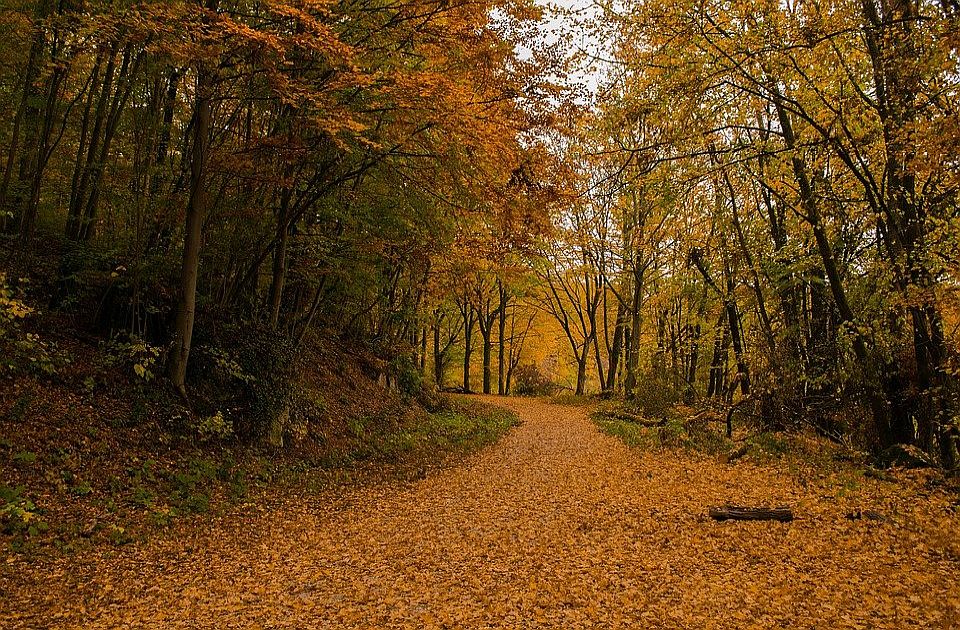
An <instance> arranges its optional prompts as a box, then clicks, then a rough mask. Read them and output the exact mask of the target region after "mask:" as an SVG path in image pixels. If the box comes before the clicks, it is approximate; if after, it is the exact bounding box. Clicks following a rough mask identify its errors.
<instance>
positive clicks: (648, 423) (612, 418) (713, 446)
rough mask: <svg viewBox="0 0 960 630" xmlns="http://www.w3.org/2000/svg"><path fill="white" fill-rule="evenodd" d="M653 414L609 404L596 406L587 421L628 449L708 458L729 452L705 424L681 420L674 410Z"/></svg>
mask: <svg viewBox="0 0 960 630" xmlns="http://www.w3.org/2000/svg"><path fill="white" fill-rule="evenodd" d="M657 411H658V413H657V414H656V415H654V416H653V417H650V416H649V415H648V414H645V413H643V406H642V405H639V404H637V403H635V402H633V403H629V404H626V403H624V402H623V401H616V400H611V401H605V402H603V403H601V404H600V405H598V406H597V408H596V409H595V410H594V412H593V413H592V414H591V415H590V417H591V419H592V420H593V422H594V424H596V425H597V427H598V428H599V429H600V430H601V431H603V432H604V433H606V434H607V435H612V436H613V437H616V438H618V439H619V440H620V441H622V442H623V443H624V444H626V445H627V446H630V447H632V448H646V449H661V448H683V449H688V450H693V451H699V452H704V453H709V454H711V455H719V454H721V453H726V452H728V451H729V450H730V448H731V446H732V442H730V441H729V440H727V439H726V437H724V436H723V435H722V434H721V433H719V432H718V431H716V430H715V429H713V428H711V427H710V426H709V424H708V423H707V422H706V421H702V420H697V419H695V418H687V417H684V416H683V415H681V414H680V413H678V412H677V410H676V409H674V408H659V407H658V409H657Z"/></svg>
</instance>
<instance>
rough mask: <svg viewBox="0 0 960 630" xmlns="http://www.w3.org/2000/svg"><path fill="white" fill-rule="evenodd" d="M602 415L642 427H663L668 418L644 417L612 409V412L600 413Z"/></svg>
mask: <svg viewBox="0 0 960 630" xmlns="http://www.w3.org/2000/svg"><path fill="white" fill-rule="evenodd" d="M601 416H602V417H604V418H607V419H610V420H622V421H624V422H630V423H631V424H638V425H640V426H642V427H648V428H649V427H663V426H666V424H667V422H669V420H668V419H667V418H660V419H659V420H658V419H656V418H646V417H644V416H638V415H637V414H633V413H629V412H626V411H613V412H604V413H602V414H601Z"/></svg>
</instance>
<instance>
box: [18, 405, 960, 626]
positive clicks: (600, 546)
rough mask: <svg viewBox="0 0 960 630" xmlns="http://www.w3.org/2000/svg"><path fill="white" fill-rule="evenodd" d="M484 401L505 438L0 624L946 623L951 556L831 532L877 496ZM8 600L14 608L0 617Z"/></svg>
mask: <svg viewBox="0 0 960 630" xmlns="http://www.w3.org/2000/svg"><path fill="white" fill-rule="evenodd" d="M492 401H493V402H497V400H496V399H493V400H492ZM500 404H507V405H509V406H510V407H512V408H513V409H515V410H516V411H517V412H518V413H519V415H520V418H521V419H522V421H523V424H522V425H521V426H519V427H517V428H515V429H514V430H512V431H511V432H510V433H509V434H508V435H507V436H506V437H505V438H504V439H503V440H501V441H500V442H499V443H497V444H496V445H494V446H491V447H489V448H487V449H485V450H483V451H482V452H480V453H479V454H477V455H475V456H473V457H471V458H470V459H468V460H467V461H465V462H464V463H462V464H461V465H459V466H457V467H454V468H449V469H445V470H441V471H438V472H435V473H431V474H430V475H428V476H427V477H426V478H424V479H422V480H419V481H416V482H413V483H402V484H401V483H396V484H383V485H376V486H372V487H371V486H367V487H359V488H356V489H353V490H351V491H350V492H349V493H348V496H346V497H343V498H342V500H339V501H337V502H336V503H335V504H334V505H331V504H330V503H329V502H326V501H324V502H320V501H318V500H317V497H316V496H315V495H314V496H312V497H299V498H293V499H290V501H289V503H290V505H289V507H285V508H284V509H283V510H282V511H280V512H266V513H263V512H260V513H258V512H257V511H256V509H255V508H254V509H253V511H252V513H251V514H249V515H247V517H245V518H243V519H241V520H237V518H233V519H232V520H230V519H225V520H223V521H222V522H221V521H216V520H215V521H214V522H213V523H208V528H207V529H204V530H199V529H198V531H197V532H196V534H195V536H193V537H179V538H173V537H171V539H170V540H158V541H155V542H153V541H152V542H151V543H150V544H147V545H143V546H142V547H136V548H134V547H130V548H123V549H122V550H120V551H118V552H117V554H116V555H115V556H111V557H105V558H102V559H101V560H98V561H96V562H94V563H93V564H89V565H84V566H77V565H76V564H73V565H71V564H69V563H66V564H64V565H63V567H61V568H60V569H59V570H55V571H52V572H49V571H48V573H47V575H45V576H44V577H43V580H42V582H38V584H37V586H38V587H41V588H42V593H43V595H42V596H38V597H42V600H41V601H31V602H29V603H27V602H20V603H21V604H23V606H22V607H21V606H18V603H17V602H16V601H12V602H11V601H10V600H9V599H7V597H4V599H7V601H6V602H5V603H3V604H0V626H3V627H17V626H19V625H23V626H24V627H48V626H49V627H83V628H92V627H102V628H108V627H109V628H122V627H130V628H439V627H442V628H748V627H755V628H777V627H782V628H815V627H816V628H846V627H850V628H867V627H869V628H882V627H890V628H907V627H958V625H957V624H960V621H958V620H960V616H958V615H957V611H958V609H960V602H958V601H957V600H958V594H960V570H958V569H960V563H958V558H956V557H955V556H952V555H951V554H950V553H948V552H946V551H944V549H941V548H937V547H936V546H935V545H932V544H931V542H930V540H929V538H930V536H931V531H927V530H925V529H924V528H921V527H919V526H917V527H915V528H913V529H911V527H910V525H909V524H910V523H911V522H912V521H911V520H910V518H909V514H907V515H906V516H905V517H904V518H903V519H899V520H897V522H893V520H891V521H889V522H888V521H870V520H867V519H864V520H858V521H851V520H848V519H846V518H845V514H846V509H847V508H848V507H849V506H851V505H857V506H861V507H863V508H864V509H866V508H870V509H876V510H880V511H885V510H886V511H890V510H908V509H909V507H908V504H906V503H904V502H903V501H901V500H900V499H898V498H897V497H896V496H892V495H891V496H888V495H890V493H891V491H890V490H889V489H884V487H882V486H881V485H880V483H881V482H874V481H873V480H865V481H866V484H867V486H869V487H867V486H865V488H866V489H864V490H862V492H860V493H854V498H850V497H840V498H837V497H829V496H827V497H825V496H823V493H824V488H823V487H809V488H804V487H802V486H801V484H799V483H798V481H797V478H796V476H794V475H791V474H789V473H786V472H783V473H779V472H777V471H776V469H773V468H770V467H759V466H755V465H752V464H749V463H746V462H740V463H738V464H736V465H725V464H722V463H720V462H719V461H718V460H716V459H714V458H706V457H698V456H694V455H686V454H682V453H679V452H677V453H674V452H660V453H657V452H639V451H631V450H629V449H627V448H626V447H625V446H623V445H622V444H621V443H620V442H619V441H618V440H616V439H614V438H612V437H608V436H605V435H602V434H601V433H600V432H599V431H598V430H597V429H596V428H595V427H594V426H593V424H592V423H591V422H590V420H589V419H588V418H587V416H586V412H585V411H584V410H583V409H579V408H573V407H560V406H552V405H548V404H545V403H543V402H539V401H532V400H516V399H513V400H501V401H500ZM872 484H873V485H872ZM891 486H892V484H886V488H889V487H891ZM725 502H739V503H747V504H751V503H754V504H780V503H786V504H790V505H792V506H794V507H795V508H796V510H797V512H798V515H799V516H800V518H799V519H798V520H796V521H794V522H793V523H790V524H781V523H771V522H762V523H717V522H713V521H711V520H710V519H708V518H706V517H705V512H706V508H707V506H709V505H714V504H721V503H725ZM941 508H942V512H939V513H941V514H943V515H944V516H943V521H942V522H940V523H939V524H934V525H930V527H933V528H934V529H937V528H941V529H942V528H943V527H947V528H948V529H946V530H942V531H944V535H946V536H956V533H957V531H958V530H957V518H956V515H952V516H951V515H949V512H948V511H947V510H946V507H944V506H937V508H936V509H937V510H941ZM928 509H929V508H928ZM928 520H929V518H928V517H925V521H924V522H927V521H928ZM938 531H940V530H939V529H938ZM921 539H922V540H923V541H924V542H923V545H922V546H918V540H921ZM953 540H954V541H955V540H956V538H955V537H954V538H953ZM947 544H949V543H948V542H945V543H944V545H947ZM128 549H129V550H128ZM51 573H52V575H51ZM33 579H39V578H38V577H37V576H34V578H33ZM34 592H36V591H34ZM11 604H12V605H13V607H14V609H15V610H16V609H18V608H19V614H17V613H14V614H13V615H12V616H9V617H7V619H6V621H4V616H5V615H7V614H9V611H8V612H7V613H4V612H3V609H4V608H5V607H7V606H10V605H11ZM28 604H29V605H28ZM44 611H45V612H44ZM31 616H32V618H31Z"/></svg>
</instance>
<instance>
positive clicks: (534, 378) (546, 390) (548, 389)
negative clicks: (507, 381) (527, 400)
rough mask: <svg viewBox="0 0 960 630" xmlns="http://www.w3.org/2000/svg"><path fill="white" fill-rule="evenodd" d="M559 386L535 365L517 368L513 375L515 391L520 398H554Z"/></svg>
mask: <svg viewBox="0 0 960 630" xmlns="http://www.w3.org/2000/svg"><path fill="white" fill-rule="evenodd" d="M557 389H558V387H557V385H556V383H554V382H553V381H551V380H550V378H549V377H548V376H547V375H546V374H544V373H543V371H542V370H541V369H540V368H539V367H537V366H536V365H534V364H533V363H525V364H523V365H519V366H517V369H516V370H515V371H514V373H513V391H514V393H515V394H517V395H519V396H552V395H553V394H555V393H556V392H557Z"/></svg>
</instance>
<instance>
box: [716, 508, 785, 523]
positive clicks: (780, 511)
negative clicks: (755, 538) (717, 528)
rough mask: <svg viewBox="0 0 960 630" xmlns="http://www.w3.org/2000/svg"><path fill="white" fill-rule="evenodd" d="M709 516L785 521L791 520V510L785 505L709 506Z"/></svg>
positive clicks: (717, 518)
mask: <svg viewBox="0 0 960 630" xmlns="http://www.w3.org/2000/svg"><path fill="white" fill-rule="evenodd" d="M710 518H713V519H716V520H718V521H780V522H781V523H787V522H789V521H792V520H793V511H792V510H791V509H790V508H786V507H777V508H766V507H740V506H736V505H724V506H723V507H714V508H710Z"/></svg>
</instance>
